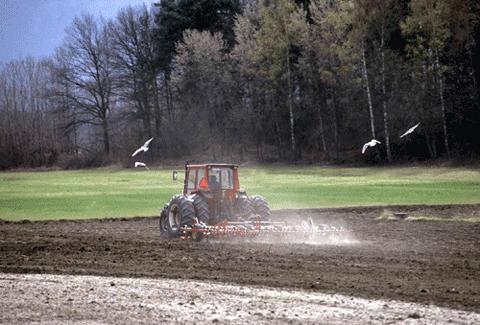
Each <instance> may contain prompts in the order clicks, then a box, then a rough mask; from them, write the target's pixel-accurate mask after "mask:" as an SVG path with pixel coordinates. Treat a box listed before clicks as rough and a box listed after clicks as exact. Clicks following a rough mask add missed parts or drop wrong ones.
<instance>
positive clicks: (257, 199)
mask: <svg viewBox="0 0 480 325" xmlns="http://www.w3.org/2000/svg"><path fill="white" fill-rule="evenodd" d="M251 200H252V202H253V207H254V209H255V214H257V215H259V216H260V218H262V220H268V219H269V218H270V207H269V206H268V202H267V200H265V198H264V197H263V196H260V195H254V196H252V197H251Z"/></svg>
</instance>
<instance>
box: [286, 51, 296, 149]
mask: <svg viewBox="0 0 480 325" xmlns="http://www.w3.org/2000/svg"><path fill="white" fill-rule="evenodd" d="M289 51H290V47H289V46H287V57H286V59H287V87H288V90H287V91H288V112H289V114H290V145H291V149H292V153H293V154H294V155H295V149H296V145H295V124H294V123H295V121H294V118H293V102H292V101H293V99H292V76H291V71H290V53H289Z"/></svg>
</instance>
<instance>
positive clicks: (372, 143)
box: [362, 139, 381, 155]
mask: <svg viewBox="0 0 480 325" xmlns="http://www.w3.org/2000/svg"><path fill="white" fill-rule="evenodd" d="M379 143H381V142H380V141H378V140H375V139H372V140H370V141H369V142H367V143H365V144H364V145H363V148H362V155H363V154H364V153H365V151H366V150H367V148H368V147H375V146H376V145H377V144H379Z"/></svg>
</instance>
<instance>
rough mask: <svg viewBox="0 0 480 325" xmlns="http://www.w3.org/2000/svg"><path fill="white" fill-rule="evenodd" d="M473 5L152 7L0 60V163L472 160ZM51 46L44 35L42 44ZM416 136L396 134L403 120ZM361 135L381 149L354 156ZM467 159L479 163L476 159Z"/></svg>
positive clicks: (476, 95)
mask: <svg viewBox="0 0 480 325" xmlns="http://www.w3.org/2000/svg"><path fill="white" fill-rule="evenodd" d="M479 17H480V4H479V3H478V1H477V0H297V1H294V0H277V1H273V0H257V1H255V0H161V1H159V2H158V3H156V4H155V5H154V6H153V7H151V8H150V7H147V6H138V7H127V8H124V9H122V10H121V11H120V12H118V13H117V15H116V18H115V19H110V20H107V19H103V18H101V17H95V16H92V15H87V14H81V13H79V15H78V16H77V17H76V18H75V19H74V21H72V22H71V25H70V26H69V27H68V28H67V29H66V30H65V37H64V41H63V43H62V45H61V46H59V47H58V48H56V49H54V50H52V53H53V54H52V55H51V56H49V57H45V58H33V57H24V58H18V59H16V60H14V61H11V62H4V63H1V64H0V169H10V168H35V167H41V166H46V167H50V166H59V167H61V168H82V167H97V166H102V165H108V164H115V163H117V164H123V165H125V166H129V165H132V158H131V153H132V152H133V151H135V149H136V148H138V146H139V145H141V144H142V143H144V142H145V140H147V139H149V138H152V137H153V138H154V140H153V141H152V143H151V150H149V151H148V153H146V156H145V157H144V158H142V159H144V161H146V162H148V163H149V164H153V165H155V164H157V165H160V164H165V163H178V162H181V161H183V160H184V159H196V160H198V161H201V160H203V161H225V162H236V163H240V162H250V161H254V162H260V163H261V162H267V163H271V162H299V163H320V162H331V163H355V164H372V165H373V164H395V163H408V162H413V161H429V160H432V161H435V160H468V161H472V160H475V159H477V158H478V157H479V156H480V140H479V135H480V134H479V132H480V24H479ZM46 37H47V36H46ZM418 123H420V125H419V127H418V128H417V129H416V130H415V132H413V133H412V134H409V135H408V136H406V137H403V138H400V135H401V134H402V133H404V132H405V131H406V130H407V129H409V128H410V127H411V126H413V125H416V124H418ZM371 139H377V140H378V141H380V142H381V144H379V145H377V146H375V147H374V148H370V149H369V150H367V152H366V153H365V154H362V152H361V151H362V146H363V144H364V143H366V142H368V141H370V140H371ZM477 160H478V159H477Z"/></svg>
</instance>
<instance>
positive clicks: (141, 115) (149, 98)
mask: <svg viewBox="0 0 480 325" xmlns="http://www.w3.org/2000/svg"><path fill="white" fill-rule="evenodd" d="M153 19H154V17H153V14H152V13H150V12H149V11H148V9H147V7H146V6H142V7H137V8H133V7H128V8H125V9H123V10H121V11H120V12H119V13H118V15H117V18H116V19H115V21H112V22H110V24H109V33H110V34H111V36H112V45H113V56H112V57H113V63H114V68H115V82H116V86H117V87H116V88H117V89H118V91H117V93H118V94H119V95H120V96H121V98H122V99H123V100H125V101H126V102H129V103H133V105H134V107H135V111H134V112H132V115H133V117H134V119H135V118H138V119H140V120H141V121H142V123H143V138H151V137H152V136H153V131H152V121H154V122H155V123H154V125H155V137H157V138H158V139H159V138H160V133H161V120H162V114H161V109H160V100H159V86H158V83H157V75H158V69H156V67H155V57H154V44H153V39H152V35H153V26H154V22H153Z"/></svg>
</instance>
